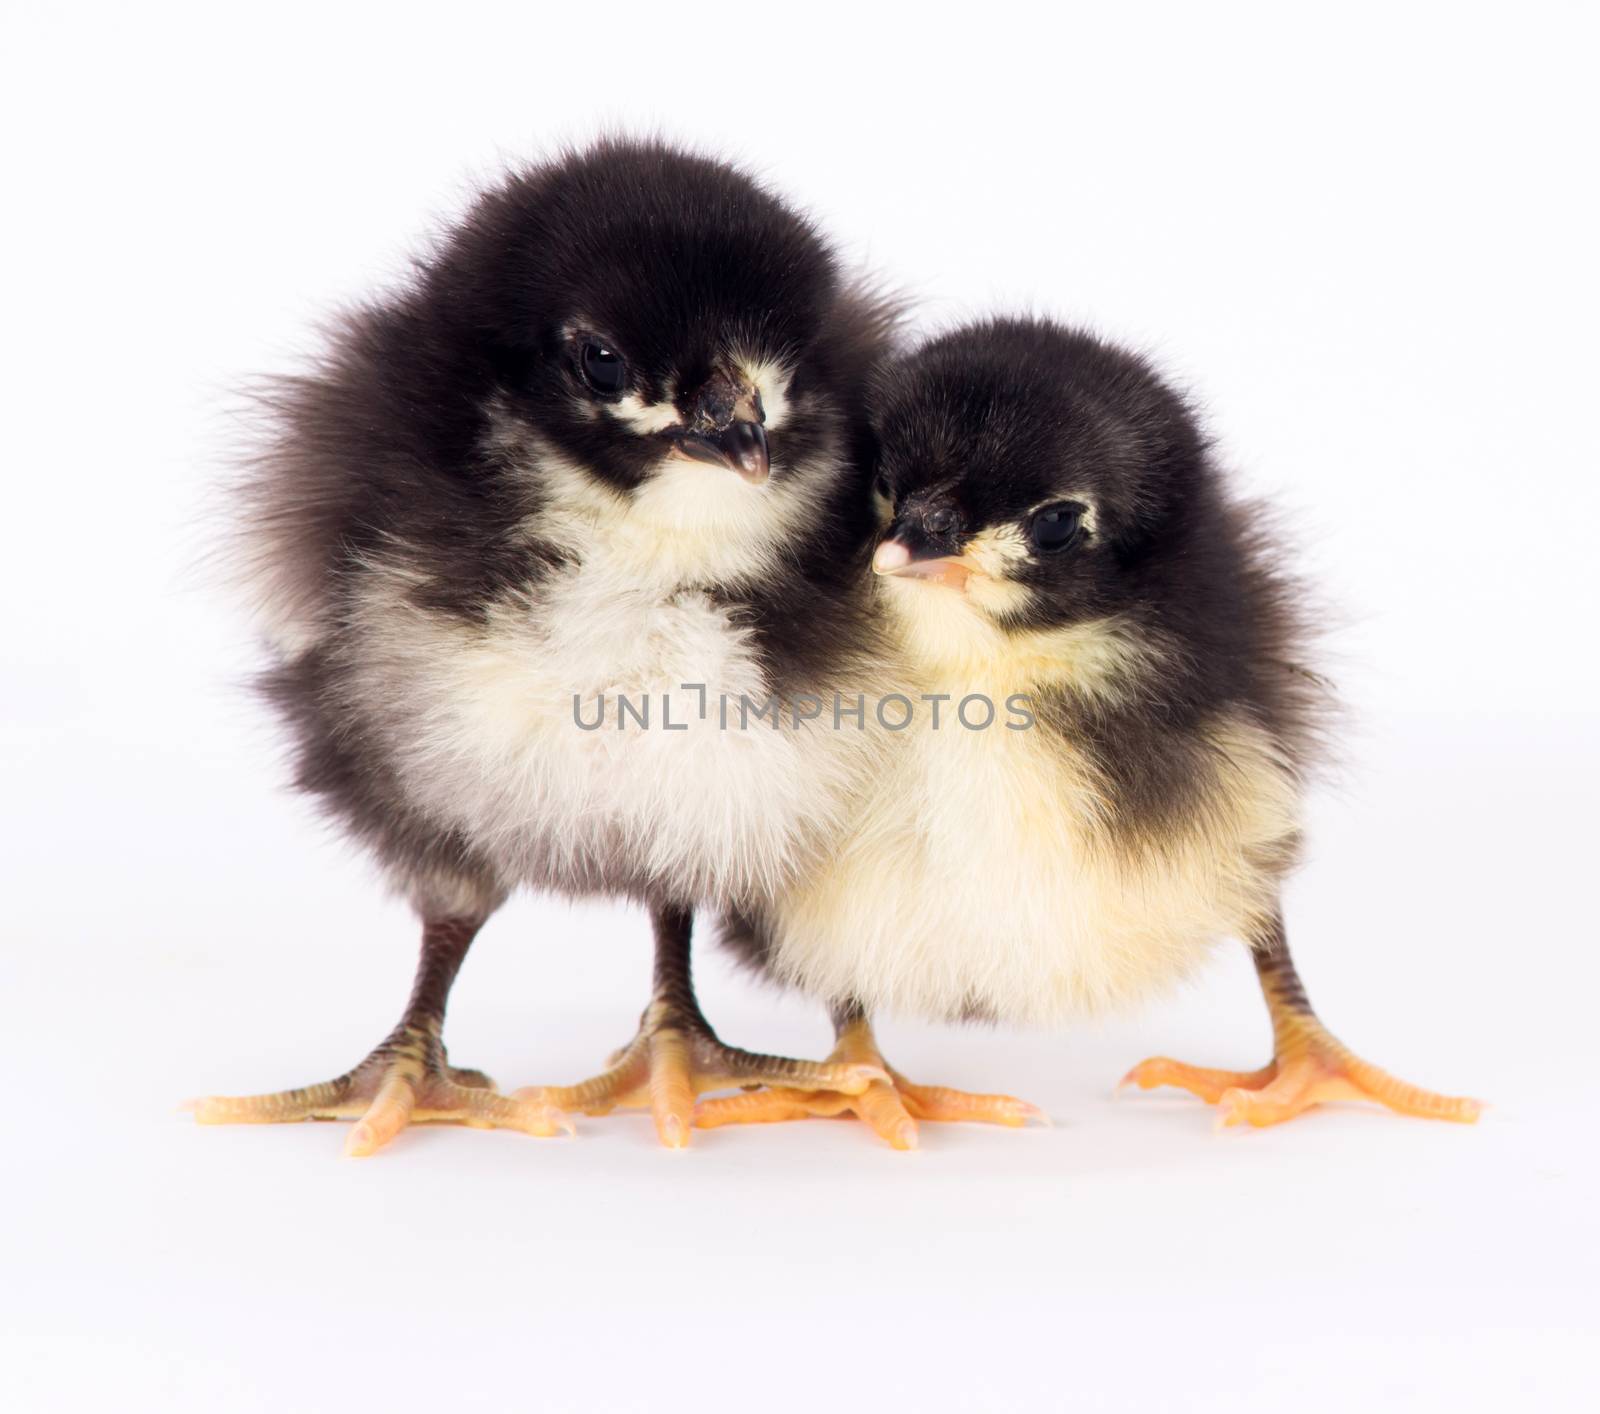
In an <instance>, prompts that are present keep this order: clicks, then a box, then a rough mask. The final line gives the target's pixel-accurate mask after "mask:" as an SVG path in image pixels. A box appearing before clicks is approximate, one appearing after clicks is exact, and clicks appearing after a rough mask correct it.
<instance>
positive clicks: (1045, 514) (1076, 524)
mask: <svg viewBox="0 0 1600 1414" xmlns="http://www.w3.org/2000/svg"><path fill="white" fill-rule="evenodd" d="M1082 529H1083V507H1082V506H1080V505H1078V504H1077V503H1076V502H1074V501H1060V502H1057V503H1056V504H1055V505H1053V506H1046V507H1045V508H1044V509H1043V510H1040V511H1035V512H1034V515H1033V520H1032V521H1031V522H1030V523H1029V525H1028V533H1029V535H1030V536H1031V537H1032V539H1033V543H1034V546H1035V548H1036V549H1039V550H1042V551H1043V552H1044V553H1046V554H1051V553H1053V552H1055V551H1057V550H1065V549H1066V548H1067V546H1069V545H1071V544H1073V543H1075V542H1076V541H1077V539H1078V537H1079V535H1080V534H1081V533H1082Z"/></svg>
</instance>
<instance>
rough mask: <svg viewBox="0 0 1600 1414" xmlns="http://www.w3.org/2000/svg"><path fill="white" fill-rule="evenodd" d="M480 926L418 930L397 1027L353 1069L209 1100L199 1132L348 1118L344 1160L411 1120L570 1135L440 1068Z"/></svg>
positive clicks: (451, 924) (483, 1080) (523, 1103)
mask: <svg viewBox="0 0 1600 1414" xmlns="http://www.w3.org/2000/svg"><path fill="white" fill-rule="evenodd" d="M482 922H483V920H482V919H481V918H432V919H429V920H427V921H426V922H424V924H423V929H422V950H421V956H420V958H419V960H418V962H417V975H416V981H415V982H414V983H413V985H412V989H411V999H410V1001H409V1002H407V1003H406V1009H405V1011H404V1013H403V1014H402V1015H401V1018H400V1023H399V1025H397V1026H396V1027H395V1029H394V1030H393V1031H391V1032H390V1033H389V1035H388V1037H387V1038H386V1039H385V1040H384V1041H383V1043H382V1044H381V1045H379V1046H378V1047H377V1049H376V1050H374V1051H373V1052H372V1054H371V1055H369V1056H368V1057H367V1058H366V1059H365V1060H364V1061H362V1062H361V1064H360V1065H358V1066H356V1068H355V1069H354V1070H348V1071H346V1072H345V1073H344V1074H343V1075H341V1076H339V1077H338V1078H337V1079H334V1080H325V1081H323V1082H322V1084H320V1085H308V1086H305V1087H303V1088H302V1089H298V1090H278V1091H275V1092H274V1093H272V1094H270V1095H245V1096H229V1095H212V1096H209V1097H207V1098H206V1099H203V1100H195V1101H192V1102H191V1103H190V1105H189V1106H188V1108H189V1109H191V1110H192V1111H193V1112H194V1117H195V1118H196V1119H197V1120H198V1121H199V1122H200V1123H201V1124H284V1123H288V1122H289V1121H292V1120H304V1119H353V1120H355V1121H356V1125H355V1128H354V1129H352V1130H351V1131H350V1135H349V1137H348V1139H347V1140H346V1141H345V1146H344V1151H345V1153H346V1154H349V1155H351V1156H353V1157H356V1158H364V1157H366V1156H367V1155H368V1154H374V1153H376V1152H377V1151H378V1150H379V1149H381V1148H382V1147H383V1146H384V1145H385V1144H387V1143H388V1142H389V1141H390V1140H391V1139H393V1138H394V1137H395V1135H397V1134H398V1133H399V1132H400V1131H401V1130H402V1129H404V1128H405V1127H406V1126H407V1125H408V1124H411V1123H413V1122H420V1121H436V1122H448V1123H455V1124H466V1125H471V1126H473V1127H474V1128H477V1129H520V1130H521V1131H522V1132H523V1133H524V1134H537V1135H550V1134H555V1133H557V1132H559V1131H561V1130H567V1131H569V1132H570V1130H571V1128H572V1125H571V1123H570V1122H569V1121H568V1120H567V1118H566V1117H565V1116H564V1115H563V1114H562V1113H561V1112H560V1111H559V1110H557V1109H554V1108H552V1107H551V1106H549V1105H544V1104H541V1103H539V1102H538V1101H537V1100H533V1099H528V1098H525V1097H518V1096H507V1095H502V1094H500V1093H499V1092H498V1091H497V1090H496V1089H495V1088H494V1082H493V1081H491V1080H490V1079H489V1077H488V1076H487V1075H485V1074H484V1073H483V1072H482V1071H480V1070H463V1069H461V1068H459V1067H457V1066H453V1065H451V1064H450V1061H449V1057H448V1056H447V1055H446V1053H445V1048H444V1042H443V1041H442V1040H440V1033H441V1030H442V1028H443V1025H444V1013H445V1004H446V1002H447V1001H448V999H449V996H450V988H451V987H452V986H453V985H454V983H455V979H456V974H457V972H459V971H460V969H461V963H462V960H463V959H464V958H465V957H466V955H467V950H468V948H470V947H471V946H472V939H473V937H474V936H475V935H476V934H477V931H478V929H479V927H480V926H481V925H482Z"/></svg>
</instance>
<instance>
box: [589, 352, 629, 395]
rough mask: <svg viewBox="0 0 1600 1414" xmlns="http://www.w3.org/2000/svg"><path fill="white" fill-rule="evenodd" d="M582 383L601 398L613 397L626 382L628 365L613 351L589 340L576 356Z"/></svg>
mask: <svg viewBox="0 0 1600 1414" xmlns="http://www.w3.org/2000/svg"><path fill="white" fill-rule="evenodd" d="M578 366H579V367H580V368H581V369H582V370H583V381H584V382H585V383H587V384H588V385H589V386H590V387H591V388H593V389H594V391H595V392H597V393H599V394H600V395H601V396H602V397H607V398H609V397H614V396H615V395H616V394H618V393H620V392H621V391H622V389H623V386H624V385H625V384H626V383H627V381H628V365H627V364H626V363H624V362H623V359H622V355H621V354H619V353H618V352H616V350H615V349H608V348H607V347H606V346H605V345H604V344H601V343H596V342H595V341H593V340H590V341H589V342H588V343H586V344H585V345H584V346H583V348H582V349H581V350H580V351H579V354H578Z"/></svg>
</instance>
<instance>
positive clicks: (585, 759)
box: [196, 141, 893, 1154]
mask: <svg viewBox="0 0 1600 1414" xmlns="http://www.w3.org/2000/svg"><path fill="white" fill-rule="evenodd" d="M892 322H893V312H892V310H891V309H890V307H889V306H888V305H887V304H885V303H884V302H883V301H881V300H879V299H877V298H875V297H873V296H871V295H869V294H867V293H865V292H863V291H862V290H861V289H859V288H856V287H855V286H853V285H851V284H849V283H848V282H847V281H846V280H845V278H844V276H843V275H842V273H841V270H840V267H839V264H838V261H837V260H836V258H835V256H834V255H833V253H832V252H831V251H830V249H829V248H828V246H827V245H826V244H825V243H824V242H823V240H822V239H821V238H820V236H819V235H818V233H817V231H816V230H815V229H814V228H813V227H812V225H811V224H810V223H809V222H808V221H806V220H805V219H803V218H802V217H801V216H799V215H797V214H796V213H795V212H794V211H793V210H791V209H790V208H789V207H787V206H786V205H784V204H783V203H782V202H780V201H779V200H778V199H776V198H775V197H774V196H772V195H771V194H770V193H768V192H767V191H765V190H764V189H763V188H762V187H760V186H759V185H757V184H756V183H755V182H754V181H752V180H751V179H750V178H749V177H748V176H746V175H745V174H743V173H742V172H740V171H738V170H736V169H735V168H733V167H730V166H727V165H725V164H723V163H720V162H717V161H713V160H708V159H706V158H703V157H699V156H694V155H689V154H686V153H683V152H681V151H676V150H674V149H672V148H670V147H667V146H664V145H661V144H658V143H652V142H629V141H607V142H603V143H601V144H599V145H597V146H594V147H592V148H590V149H588V150H586V151H582V152H577V153H571V154H567V155H565V156H564V157H563V158H562V159H561V160H557V161H554V162H551V163H549V164H547V165H542V166H537V167H534V168H532V169H530V170H526V171H523V172H520V173H518V174H516V175H513V176H511V177H509V178H508V179H507V180H505V181H504V182H503V183H502V184H501V185H499V186H498V187H497V188H496V189H494V190H492V191H490V192H488V193H487V194H486V195H484V196H483V197H481V199H479V200H478V201H477V203H476V204H475V205H474V206H473V207H472V209H471V210H470V211H469V212H468V214H467V215H466V216H465V218H464V219H463V220H462V221H461V222H460V223H459V225H458V226H457V227H456V228H455V229H454V230H453V231H451V232H450V233H449V234H448V236H447V237H446V238H445V239H444V240H443V241H442V242H441V243H440V244H439V245H438V246H437V248H436V249H435V250H434V251H433V252H432V253H431V254H430V255H428V256H427V257H426V258H425V259H424V260H423V261H422V262H421V263H420V265H419V268H418V270H417V272H416V274H415V276H414V278H413V279H412V280H411V281H410V282H409V284H408V285H407V286H406V287H405V288H404V289H402V290H401V291H400V292H398V293H396V294H394V295H392V296H389V297H386V298H384V299H383V300H381V301H379V302H377V303H374V304H372V305H370V306H368V307H366V308H363V309H360V310H358V311H356V312H354V313H352V314H350V315H348V316H347V317H346V318H344V319H343V320H342V322H341V323H340V324H339V326H338V328H337V330H336V331H335V333H334V335H333V338H332V342H331V346H330V347H329V349H328V351H327V352H326V354H325V356H324V357H323V359H322V361H321V363H320V365H319V366H318V367H317V368H316V369H315V371H314V372H312V373H311V374H309V375H308V376H306V377H303V378H298V379H294V380H291V381H288V382H286V383H284V384H283V385H281V386H280V387H278V388H277V389H276V391H275V392H274V393H273V394H272V396H271V398H270V399H269V402H270V408H271V411H272V413H273V414H274V427H275V432H274V436H273V439H272V441H271V445H270V446H269V447H268V448H267V449H266V450H265V452H264V454H263V455H262V457H261V458H260V461H259V465H258V467H257V469H256V471H255V473H254V475H253V476H252V478H251V479H250V481H249V484H248V486H247V487H246V490H245V515H244V520H245V522H246V529H247V539H248V543H247V545H246V546H245V547H244V550H243V552H242V554H243V557H244V559H245V560H246V561H247V563H248V565H249V567H250V570H251V574H252V582H253V585H254V588H255V591H256V596H257V598H258V600H259V605H260V608H261V610H262V612H263V614H264V616H265V619H266V622H267V624H268V625H269V628H270V632H271V636H272V640H273V643H274V645H275V663H274V666H273V667H272V669H271V671H270V672H269V673H268V674H267V676H266V679H265V688H266V693H267V695H268V697H269V698H270V699H271V702H272V703H273V704H274V705H275V707H276V708H277V710H278V712H279V714H280V715H281V717H282V718H283V720H284V721H285V722H286V723H287V724H288V726H289V728H290V729H291V731H292V733H293V736H294V739H295V742H296V745H297V748H298V771H297V776H296V779H297V782H298V785H299V786H300V788H301V789H303V790H305V791H307V792H309V793H311V794H312V795H313V796H315V797H316V799H317V800H318V801H319V803H320V804H321V806H322V807H323V808H324V809H325V811H326V812H327V813H328V814H329V815H331V816H332V817H333V819H334V820H335V821H336V822H337V823H338V824H339V825H340V826H342V827H343V829H344V830H345V831H346V832H347V833H348V834H350V835H351V836H353V837H354V838H355V839H357V840H359V841H360V842H361V843H362V844H363V845H365V846H366V847H367V848H368V849H369V850H371V852H372V853H373V854H374V855H375V856H376V857H377V859H378V860H379V861H380V862H381V864H382V866H383V868H384V870H385V872H386V874H387V876H388V878H389V880H390V881H391V882H392V884H393V886H394V887H395V888H396V889H397V890H399V891H400V892H401V893H402V894H404V895H405V896H406V897H407V898H408V899H409V900H410V901H411V902H412V903H413V905H414V906H415V908H416V910H417V912H418V914H419V916H420V918H421V920H422V957H421V962H420V964H419V967H418V971H417V977H416V985H415V990H414V991H413V993H412V997H411V1000H410V1003H409V1004H408V1006H407V1007H406V1010H405V1012H404V1014H403V1016H402V1018H401V1020H400V1023H399V1025H398V1026H397V1027H396V1028H395V1030H394V1031H393V1032H392V1033H391V1034H390V1036H389V1037H388V1038H387V1039H386V1040H385V1041H384V1042H383V1043H382V1044H380V1045H379V1046H378V1048H377V1049H376V1050H374V1051H373V1052H372V1053H371V1054H370V1055H369V1056H368V1057H367V1058H366V1060H364V1061H363V1062H362V1063H361V1064H360V1065H358V1066H357V1067H355V1068H354V1069H353V1070H351V1071H350V1072H348V1073H347V1074H345V1075H342V1076H340V1077H339V1078H337V1079H336V1080H333V1081H330V1082H327V1083H325V1084H321V1085H315V1086H312V1087H309V1088H307V1089H298V1090H290V1091H284V1092H281V1093H278V1094H272V1095H264V1096H256V1097H251V1098H247V1099H229V1098H221V1097H217V1098H212V1099H207V1100H203V1101H200V1102H197V1106H196V1112H197V1115H198V1118H200V1119H201V1120H202V1121H206V1122H219V1123H220V1122H229V1121H274V1120H291V1119H303V1118H308V1117H331V1116H351V1117H359V1119H360V1122H359V1123H358V1124H357V1125H356V1127H355V1129H354V1130H353V1131H352V1133H351V1135H350V1140H349V1145H348V1152H351V1153H357V1154H366V1153H370V1152H372V1151H373V1150H375V1149H376V1148H378V1147H379V1146H380V1145H382V1144H383V1143H385V1142H386V1141H387V1140H388V1139H390V1138H391V1137H392V1136H393V1135H394V1134H395V1133H397V1132H398V1131H399V1129H400V1128H401V1127H403V1126H404V1125H405V1123H406V1122H407V1121H408V1119H449V1120H461V1121H464V1122H467V1123H470V1124H476V1125H500V1126H508V1127H512V1128H518V1129H522V1130H525V1131H527V1132H529V1133H535V1134H548V1133H551V1132H553V1131H554V1130H555V1129H556V1128H558V1127H565V1126H566V1120H565V1114H566V1112H567V1111H568V1110H570V1109H575V1108H583V1109H588V1110H591V1111H601V1110H604V1109H607V1108H610V1107H611V1106H612V1105H615V1104H624V1103H646V1102H648V1103H651V1104H652V1107H653V1109H654V1111H655V1118H656V1123H657V1128H658V1130H659V1132H660V1135H661V1137H662V1139H663V1141H665V1142H667V1143H669V1144H682V1143H685V1142H687V1137H688V1131H689V1126H690V1123H691V1115H692V1108H693V1102H694V1098H695V1095H696V1094H697V1093H698V1092H699V1091H701V1090H703V1089H706V1088H714V1087H717V1086H730V1085H735V1084H742V1085H751V1084H756V1083H761V1082H765V1083H771V1084H779V1083H789V1084H793V1083H807V1084H811V1083H815V1084H819V1085H840V1086H843V1087H844V1088H846V1089H853V1090H857V1091H859V1090H860V1089H861V1088H863V1087H864V1086H865V1084H866V1083H867V1080H868V1079H869V1078H871V1077H872V1076H874V1075H876V1074H877V1073H878V1072H877V1071H876V1070H875V1069H874V1068H872V1067H862V1066H840V1065H835V1064H829V1065H821V1066H818V1065H808V1064H806V1063H802V1062H791V1061H787V1060H782V1059H778V1058H774V1057H764V1056H754V1055H749V1054H746V1053H744V1052H739V1051H734V1050H731V1049H729V1048H726V1047H723V1046H722V1045H721V1044H720V1043H719V1042H718V1041H717V1040H716V1037H715V1036H714V1035H713V1034H712V1032H711V1031H710V1028H709V1027H708V1026H707V1025H706V1024H705V1022H704V1019H703V1018H702V1017H701V1015H700V1012H699V1009H698V1007H697V1006H696V1005H695V1001H694V996H693V991H692V989H691V987H690V983H689V972H688V948H689V932H690V924H691V913H692V909H693V908H694V907H695V906H696V905H700V904H704V903H714V904H719V905H720V904H727V903H729V902H738V901H741V900H746V899H749V898H751V897H753V896H757V895H760V894H764V893H766V892H769V891H770V890H771V889H772V888H774V887H776V886H777V884H778V883H779V882H780V881H781V879H782V878H784V877H785V876H786V875H787V873H788V872H789V871H790V870H791V869H792V868H793V867H794V865H795V863H796V861H797V860H798V859H800V858H802V857H804V855H805V853H806V852H807V850H808V849H811V848H814V847H815V845H816V843H817V841H818V840H819V839H821V838H822V837H823V836H825V834H826V833H827V831H828V829H829V827H830V822H831V821H832V820H833V819H834V817H835V816H836V814H837V811H838V808H839V803H840V801H841V800H842V799H843V797H844V795H845V794H846V793H847V792H848V789H849V784H850V782H851V781H852V780H853V779H854V778H855V775H856V774H857V773H858V772H859V770H860V769H861V762H860V758H861V756H862V747H861V746H860V744H859V739H858V738H856V737H852V736H851V735H850V734H848V733H835V732H825V731H821V730H785V731H781V732H778V731H758V730H749V731H743V732H736V731H728V730H724V729H722V728H721V727H720V726H719V722H718V717H719V712H721V711H725V710H727V709H726V707H725V706H723V705H722V704H723V703H725V702H726V701H732V702H734V703H741V702H743V701H746V700H748V701H753V702H756V703H763V702H765V701H767V700H768V699H769V698H770V697H771V696H772V695H774V694H778V695H787V694H789V693H791V692H793V691H795V690H796V689H797V687H798V685H800V684H804V685H807V686H808V687H816V686H818V685H822V684H827V683H828V682H830V681H831V680H832V675H833V674H834V673H835V672H836V671H842V665H843V664H844V663H845V662H847V661H848V659H849V657H850V653H851V651H852V645H854V644H858V643H859V642H860V641H861V639H862V635H863V633H865V632H866V627H865V620H864V616H863V615H862V614H861V612H860V606H859V602H858V601H859V599H860V593H861V591H860V585H861V584H862V582H863V581H864V580H865V579H866V575H865V566H866V562H867V556H868V554H869V553H870V541H871V533H872V524H871V517H870V512H869V510H868V508H867V498H866V494H865V489H864V488H865V481H864V479H863V477H864V472H863V470H862V467H863V462H862V459H861V457H860V455H859V448H858V445H857V443H858V439H859V437H860V436H861V427H862V423H863V417H862V412H861V407H862V402H863V400H864V396H865V385H866V381H867V377H868V374H869V370H870V368H871V366H872V364H873V362H874V360H876V359H877V358H878V357H879V355H880V353H881V352H882V350H883V348H884V346H885V341H886V339H887V338H888V336H889V334H890V330H891V325H892ZM596 722H599V725H598V726H596ZM519 885H531V886H534V887H538V888H544V889H552V890H557V891H560V892H562V893H565V894H572V895H588V894H608V895H625V896H629V897H632V898H635V899H639V900H642V901H644V902H645V903H647V904H648V906H649V908H650V911H651V914H652V920H653V926H654V930H655V935H656V942H657V960H656V989H655V994H654V998H653V1001H652V1003H651V1006H650V1008H649V1010H647V1012H646V1013H645V1018H644V1021H643V1023H642V1025H641V1029H640V1034H639V1036H638V1038H637V1039H636V1040H635V1042H634V1043H633V1045H632V1046H630V1047H629V1048H628V1049H627V1050H626V1051H625V1052H624V1053H623V1056H622V1059H621V1061H620V1062H619V1063H618V1064H617V1065H616V1066H614V1067H613V1069H612V1070H611V1071H608V1072H607V1073H606V1074H605V1075H604V1076H602V1077H599V1078H598V1079H596V1080H595V1081H592V1082H589V1083H587V1084H585V1085H583V1086H577V1087H569V1088H566V1089H546V1090H537V1091H529V1092H519V1093H518V1094H516V1095H514V1096H506V1095H502V1094H500V1093H498V1092H496V1091H495V1089H494V1088H493V1087H492V1085H491V1083H490V1082H489V1080H488V1079H487V1077H485V1076H483V1075H482V1074H481V1073H479V1072H476V1071H466V1070H459V1069H457V1068H455V1067H454V1066H452V1065H450V1064H449V1062H448V1060H447V1058H446V1054H445V1048H444V1045H443V1042H442V1041H441V1039H440V1031H441V1025H442V1021H443V1017H444V1010H445V1002H446V998H447V996H448V994H449V990H450V987H451V984H452V982H453V981H454V978H455V975H456V972H457V970H458V969H459V967H460V966H461V963H462V960H463V958H464V957H465V955H466V952H467V949H468V947H469V945H470V944H471V942H472V939H473V937H474V935H475V934H476V933H477V931H478V929H479V928H480V927H481V926H482V924H483V922H484V921H485V919H487V918H488V917H489V915H490V914H491V913H492V912H493V911H494V910H495V908H496V907H497V906H498V905H499V903H500V902H501V901H502V900H503V899H504V898H505V897H506V895H507V893H508V892H509V891H510V890H512V889H514V888H516V887H517V886H519Z"/></svg>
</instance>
